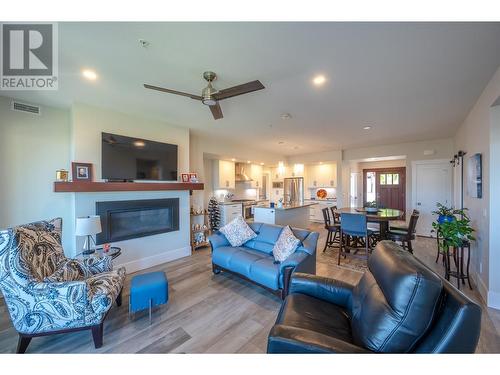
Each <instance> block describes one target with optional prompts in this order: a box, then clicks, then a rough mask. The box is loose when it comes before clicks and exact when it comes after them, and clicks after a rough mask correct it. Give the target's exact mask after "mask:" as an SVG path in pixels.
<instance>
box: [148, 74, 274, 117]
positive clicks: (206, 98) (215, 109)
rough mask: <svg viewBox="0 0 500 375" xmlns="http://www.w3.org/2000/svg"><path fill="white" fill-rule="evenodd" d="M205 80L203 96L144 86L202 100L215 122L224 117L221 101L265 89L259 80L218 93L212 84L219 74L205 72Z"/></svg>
mask: <svg viewBox="0 0 500 375" xmlns="http://www.w3.org/2000/svg"><path fill="white" fill-rule="evenodd" d="M203 78H205V80H207V82H208V85H207V87H205V88H204V89H203V90H202V91H201V96H199V95H193V94H188V93H185V92H182V91H176V90H171V89H166V88H164V87H158V86H152V85H148V84H144V87H145V88H147V89H151V90H157V91H162V92H166V93H169V94H176V95H182V96H187V97H188V98H191V99H194V100H201V102H202V103H203V104H205V105H208V106H209V107H210V111H211V112H212V115H213V116H214V119H215V120H218V119H221V118H222V117H224V116H223V115H222V109H221V108H220V105H219V101H220V100H223V99H228V98H232V97H234V96H238V95H243V94H248V93H249V92H253V91H257V90H262V89H264V88H265V87H264V85H263V84H262V83H261V82H260V81H259V80H256V81H251V82H247V83H243V84H242V85H238V86H233V87H229V88H227V89H223V90H219V91H217V90H216V89H215V88H214V87H213V86H212V82H213V81H214V80H215V79H216V78H217V74H215V73H214V72H210V71H209V72H205V73H203Z"/></svg>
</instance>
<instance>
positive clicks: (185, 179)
mask: <svg viewBox="0 0 500 375" xmlns="http://www.w3.org/2000/svg"><path fill="white" fill-rule="evenodd" d="M181 181H182V182H189V173H181Z"/></svg>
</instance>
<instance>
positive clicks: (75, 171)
mask: <svg viewBox="0 0 500 375" xmlns="http://www.w3.org/2000/svg"><path fill="white" fill-rule="evenodd" d="M92 172H93V171H92V164H91V163H79V162H72V163H71V175H72V177H73V182H77V181H79V182H92V178H93V174H92Z"/></svg>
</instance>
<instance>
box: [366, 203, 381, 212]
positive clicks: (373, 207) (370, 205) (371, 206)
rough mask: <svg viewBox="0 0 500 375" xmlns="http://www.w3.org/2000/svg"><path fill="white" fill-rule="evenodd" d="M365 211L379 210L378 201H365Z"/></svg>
mask: <svg viewBox="0 0 500 375" xmlns="http://www.w3.org/2000/svg"><path fill="white" fill-rule="evenodd" d="M365 211H366V212H377V211H378V207H377V202H376V201H372V202H366V203H365Z"/></svg>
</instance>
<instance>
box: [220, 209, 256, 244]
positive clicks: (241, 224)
mask: <svg viewBox="0 0 500 375" xmlns="http://www.w3.org/2000/svg"><path fill="white" fill-rule="evenodd" d="M219 230H220V232H221V233H222V234H223V235H224V236H225V237H226V238H227V240H228V241H229V243H230V244H231V246H241V245H243V244H244V243H245V242H247V241H249V240H251V239H252V238H255V237H257V234H255V232H254V231H253V230H252V228H250V227H249V226H248V224H247V223H246V222H245V219H243V217H242V216H237V217H236V218H234V219H233V220H231V221H230V222H229V223H227V224H226V225H224V226H223V227H222V228H220V229H219Z"/></svg>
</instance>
